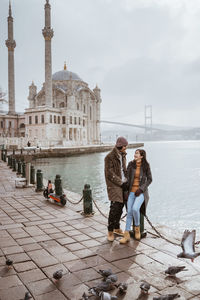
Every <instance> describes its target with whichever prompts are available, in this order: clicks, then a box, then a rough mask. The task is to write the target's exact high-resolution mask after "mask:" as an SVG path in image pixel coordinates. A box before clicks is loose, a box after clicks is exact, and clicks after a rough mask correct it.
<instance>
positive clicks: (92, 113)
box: [0, 0, 102, 147]
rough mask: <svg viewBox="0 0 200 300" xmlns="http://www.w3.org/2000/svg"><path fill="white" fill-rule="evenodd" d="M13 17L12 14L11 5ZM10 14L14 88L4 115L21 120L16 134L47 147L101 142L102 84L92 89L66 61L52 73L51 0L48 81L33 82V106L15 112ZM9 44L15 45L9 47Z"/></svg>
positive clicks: (46, 32) (47, 8)
mask: <svg viewBox="0 0 200 300" xmlns="http://www.w3.org/2000/svg"><path fill="white" fill-rule="evenodd" d="M9 17H10V18H12V16H11V6H10V5H9ZM9 17H8V22H10V23H8V32H9V31H11V32H12V35H11V34H10V33H8V36H9V38H8V40H10V42H8V41H6V45H7V47H8V74H9V75H8V82H9V84H10V85H9V91H10V92H9V94H8V98H9V99H8V102H9V112H8V114H7V116H4V118H6V117H7V118H13V119H15V120H16V119H17V118H18V119H20V120H21V123H20V124H19V125H16V122H13V124H14V123H15V125H14V127H15V128H14V130H13V132H15V136H16V135H18V136H23V135H24V136H25V138H26V139H27V140H28V141H29V142H30V143H31V145H35V146H44V147H49V146H80V145H88V144H99V143H100V139H101V134H100V109H101V101H102V100H101V91H100V89H99V88H98V86H96V87H95V88H94V89H93V90H92V89H90V88H89V86H88V84H87V83H86V82H85V81H83V80H82V79H81V78H80V77H79V76H78V75H77V74H76V73H74V72H71V71H70V70H68V68H67V65H66V63H65V64H64V68H63V70H61V71H58V72H56V73H54V74H53V75H52V59H51V57H52V54H51V40H52V38H53V35H54V32H53V29H52V28H51V6H50V3H49V0H46V3H45V26H44V29H43V30H42V33H43V37H44V41H45V82H44V83H43V87H42V89H41V90H39V91H37V87H36V86H35V84H34V82H32V84H31V85H30V86H29V95H28V102H29V107H28V108H27V109H25V113H24V114H23V115H22V116H21V115H20V117H19V116H18V114H16V113H15V89H14V48H15V46H16V43H15V41H14V39H13V28H12V26H13V18H12V20H10V21H9ZM9 47H11V48H12V49H11V50H9ZM10 52H11V54H10ZM0 119H1V116H0ZM9 124H11V123H9ZM22 124H23V125H22ZM20 126H21V127H23V126H24V127H23V130H22V128H21V129H20V128H16V127H20ZM16 129H17V130H16ZM0 130H1V129H0ZM20 130H21V131H20ZM22 131H23V133H22ZM0 134H1V131H0ZM11 136H12V135H11Z"/></svg>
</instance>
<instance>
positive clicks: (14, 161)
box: [12, 158, 16, 172]
mask: <svg viewBox="0 0 200 300" xmlns="http://www.w3.org/2000/svg"><path fill="white" fill-rule="evenodd" d="M12 169H13V171H14V172H16V159H15V158H13V159H12Z"/></svg>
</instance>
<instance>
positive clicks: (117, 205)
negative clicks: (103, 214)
mask: <svg viewBox="0 0 200 300" xmlns="http://www.w3.org/2000/svg"><path fill="white" fill-rule="evenodd" d="M123 207H124V203H121V202H115V201H111V203H110V212H109V217H108V231H113V230H114V229H119V228H120V219H121V215H122V212H123Z"/></svg>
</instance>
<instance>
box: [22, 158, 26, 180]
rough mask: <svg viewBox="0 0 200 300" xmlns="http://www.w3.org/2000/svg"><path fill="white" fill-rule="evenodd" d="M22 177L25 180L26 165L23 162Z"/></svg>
mask: <svg viewBox="0 0 200 300" xmlns="http://www.w3.org/2000/svg"><path fill="white" fill-rule="evenodd" d="M22 177H24V178H26V164H25V162H23V163H22Z"/></svg>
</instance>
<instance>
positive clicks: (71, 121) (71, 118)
mask: <svg viewBox="0 0 200 300" xmlns="http://www.w3.org/2000/svg"><path fill="white" fill-rule="evenodd" d="M70 124H72V116H70Z"/></svg>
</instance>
